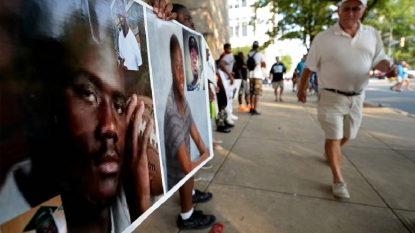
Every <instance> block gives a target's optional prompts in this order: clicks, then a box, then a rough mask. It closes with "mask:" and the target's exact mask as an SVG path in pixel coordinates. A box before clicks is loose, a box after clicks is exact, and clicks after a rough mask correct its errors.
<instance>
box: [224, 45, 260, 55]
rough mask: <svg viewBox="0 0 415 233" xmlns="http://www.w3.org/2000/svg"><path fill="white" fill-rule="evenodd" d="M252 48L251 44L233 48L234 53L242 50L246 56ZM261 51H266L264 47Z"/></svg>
mask: <svg viewBox="0 0 415 233" xmlns="http://www.w3.org/2000/svg"><path fill="white" fill-rule="evenodd" d="M251 50H252V47H251V46H244V47H236V48H232V53H233V54H238V53H239V52H242V53H243V54H244V56H245V57H246V55H248V53H249V52H250V51H251ZM260 52H262V53H263V52H264V51H263V50H262V49H260Z"/></svg>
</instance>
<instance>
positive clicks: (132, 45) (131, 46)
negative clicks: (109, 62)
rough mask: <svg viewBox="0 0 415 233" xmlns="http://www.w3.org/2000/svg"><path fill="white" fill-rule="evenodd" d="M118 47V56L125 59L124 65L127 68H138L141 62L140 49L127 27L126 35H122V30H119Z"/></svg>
mask: <svg viewBox="0 0 415 233" xmlns="http://www.w3.org/2000/svg"><path fill="white" fill-rule="evenodd" d="M118 47H119V49H120V57H121V58H124V59H125V64H124V65H125V66H127V68H128V70H139V67H140V66H141V65H142V64H143V61H142V59H141V51H140V48H139V47H138V43H137V40H136V39H135V37H134V34H133V32H132V31H131V30H130V29H128V33H127V37H124V33H123V31H122V30H121V31H120V32H119V35H118Z"/></svg>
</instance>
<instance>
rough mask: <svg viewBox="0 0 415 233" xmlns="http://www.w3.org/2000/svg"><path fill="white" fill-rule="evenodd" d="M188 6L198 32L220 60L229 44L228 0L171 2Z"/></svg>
mask: <svg viewBox="0 0 415 233" xmlns="http://www.w3.org/2000/svg"><path fill="white" fill-rule="evenodd" d="M168 2H170V3H179V4H182V5H184V6H186V7H187V8H188V9H189V11H190V13H191V14H192V17H193V22H194V24H195V27H196V30H197V31H198V32H200V33H201V34H203V36H204V37H205V39H206V42H207V44H208V45H209V47H210V49H211V52H212V55H213V57H214V58H215V59H218V58H219V56H220V54H221V53H222V50H223V45H224V44H225V43H228V42H229V33H228V28H229V21H228V20H229V16H228V1H227V0H209V1H207V0H205V1H201V0H197V1H195V0H169V1H168Z"/></svg>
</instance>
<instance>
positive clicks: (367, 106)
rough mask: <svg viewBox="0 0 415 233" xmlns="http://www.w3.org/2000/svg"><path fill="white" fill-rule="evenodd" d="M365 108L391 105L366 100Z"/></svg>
mask: <svg viewBox="0 0 415 233" xmlns="http://www.w3.org/2000/svg"><path fill="white" fill-rule="evenodd" d="M363 107H364V108H386V107H389V105H388V104H377V103H371V102H364V103H363Z"/></svg>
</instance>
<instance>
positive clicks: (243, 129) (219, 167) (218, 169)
mask: <svg viewBox="0 0 415 233" xmlns="http://www.w3.org/2000/svg"><path fill="white" fill-rule="evenodd" d="M251 119H252V116H251V117H250V118H249V120H248V121H246V124H245V125H244V127H243V128H242V130H241V132H240V133H239V135H238V136H237V137H236V139H235V141H234V142H233V143H232V144H231V147H230V148H229V150H228V153H227V154H226V155H225V158H224V159H223V160H222V162H221V163H220V164H219V166H218V168H217V169H216V171H215V172H214V173H213V177H212V179H211V180H210V181H209V182H208V185H207V186H206V188H205V190H204V191H205V192H206V191H207V190H208V189H209V187H210V185H211V184H212V182H213V180H214V179H215V177H216V175H217V174H218V173H219V171H220V169H221V168H222V166H223V164H224V163H225V162H226V160H227V159H228V157H229V154H230V153H231V152H232V149H233V147H234V146H235V144H236V143H237V142H238V141H239V138H240V137H241V135H242V133H243V132H244V131H245V128H246V127H247V125H248V124H249V122H250V121H251ZM197 205H198V204H196V205H195V206H194V207H197ZM179 232H180V231H179Z"/></svg>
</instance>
